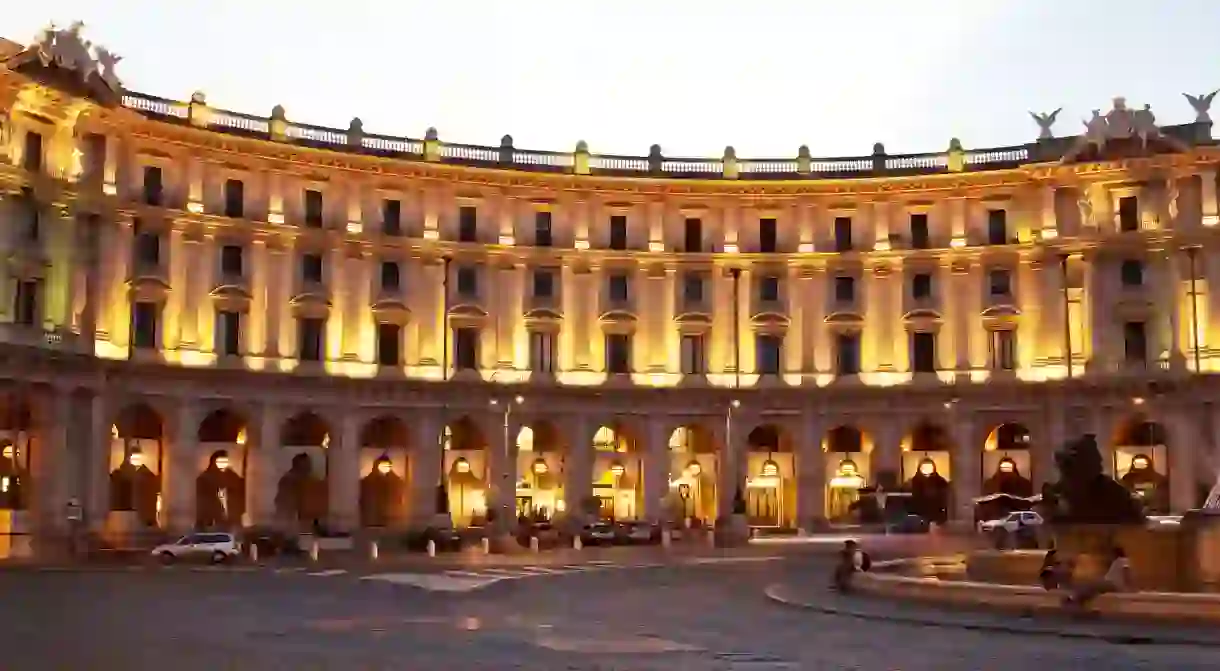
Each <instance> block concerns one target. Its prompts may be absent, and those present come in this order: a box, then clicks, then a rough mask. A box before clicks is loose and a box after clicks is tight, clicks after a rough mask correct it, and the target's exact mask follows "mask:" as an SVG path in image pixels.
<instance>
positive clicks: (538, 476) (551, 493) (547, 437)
mask: <svg viewBox="0 0 1220 671" xmlns="http://www.w3.org/2000/svg"><path fill="white" fill-rule="evenodd" d="M563 466H564V457H563V445H562V442H561V441H560V436H559V431H558V430H556V428H555V426H554V425H553V424H551V423H550V422H545V421H540V422H534V423H532V424H530V425H527V426H522V427H521V430H520V431H518V432H517V484H516V494H515V496H516V501H517V503H516V508H515V510H516V515H517V519H518V520H519V521H524V520H539V521H541V520H549V519H551V518H552V517H553V516H554V515H555V513H557V512H563V508H564V491H563Z"/></svg>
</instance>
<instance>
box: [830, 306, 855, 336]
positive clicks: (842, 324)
mask: <svg viewBox="0 0 1220 671" xmlns="http://www.w3.org/2000/svg"><path fill="white" fill-rule="evenodd" d="M826 325H827V326H829V327H830V331H831V332H832V333H835V334H838V335H847V334H852V333H859V332H860V331H862V330H863V329H864V317H862V316H860V315H859V314H856V313H855V312H833V313H831V314H829V315H826Z"/></svg>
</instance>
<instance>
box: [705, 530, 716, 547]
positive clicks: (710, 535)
mask: <svg viewBox="0 0 1220 671" xmlns="http://www.w3.org/2000/svg"><path fill="white" fill-rule="evenodd" d="M707 544H708V546H709V547H716V531H715V530H714V529H709V530H708V532H707Z"/></svg>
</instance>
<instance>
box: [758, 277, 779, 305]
mask: <svg viewBox="0 0 1220 671" xmlns="http://www.w3.org/2000/svg"><path fill="white" fill-rule="evenodd" d="M758 300H760V301H763V302H764V303H771V302H775V301H778V300H779V278H778V277H775V276H774V275H769V276H766V277H760V278H759V280H758Z"/></svg>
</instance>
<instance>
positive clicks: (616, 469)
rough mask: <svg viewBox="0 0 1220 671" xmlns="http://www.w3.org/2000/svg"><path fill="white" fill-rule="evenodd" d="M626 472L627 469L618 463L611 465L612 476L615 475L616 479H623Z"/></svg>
mask: <svg viewBox="0 0 1220 671" xmlns="http://www.w3.org/2000/svg"><path fill="white" fill-rule="evenodd" d="M626 472H627V469H626V468H624V467H623V465H622V464H621V463H619V462H617V461H616V462H614V463H613V464H610V474H611V475H613V476H614V477H616V478H621V477H623V473H626Z"/></svg>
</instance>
